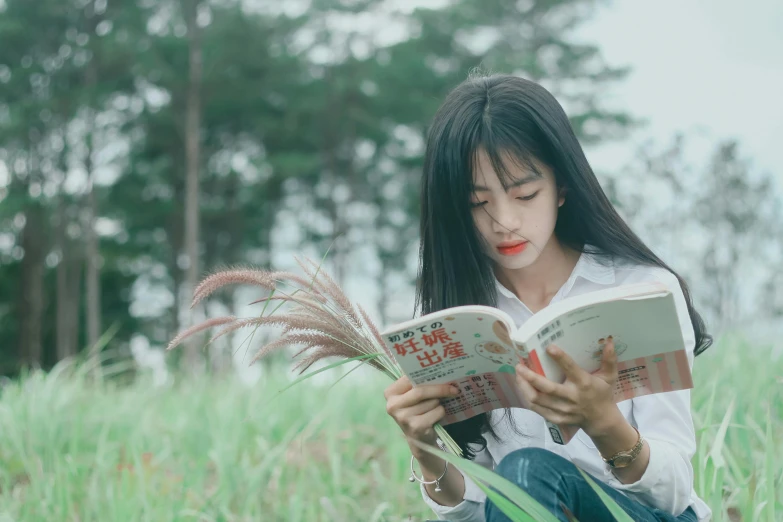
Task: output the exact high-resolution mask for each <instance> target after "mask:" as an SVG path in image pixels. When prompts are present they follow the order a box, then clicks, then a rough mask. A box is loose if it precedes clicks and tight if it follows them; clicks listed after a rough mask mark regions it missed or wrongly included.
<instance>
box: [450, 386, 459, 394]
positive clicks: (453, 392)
mask: <svg viewBox="0 0 783 522" xmlns="http://www.w3.org/2000/svg"><path fill="white" fill-rule="evenodd" d="M451 394H452V395H459V388H455V387H454V386H452V387H451Z"/></svg>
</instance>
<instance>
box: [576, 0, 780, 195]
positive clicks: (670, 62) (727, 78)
mask: <svg viewBox="0 0 783 522" xmlns="http://www.w3.org/2000/svg"><path fill="white" fill-rule="evenodd" d="M579 34H580V37H582V38H584V39H585V40H586V41H590V42H594V43H596V44H597V45H598V46H599V47H600V48H601V50H602V53H603V56H604V57H605V58H606V60H607V61H608V62H609V63H610V64H614V65H630V66H631V68H632V72H631V74H630V76H629V77H628V78H626V79H625V80H624V81H622V82H620V83H619V85H618V86H617V87H616V88H615V89H613V93H612V94H614V96H613V100H612V101H613V104H614V105H618V106H620V107H623V108H624V109H625V110H627V111H628V112H629V113H631V114H633V115H635V116H638V117H642V118H645V119H647V120H648V126H647V128H646V129H645V130H644V131H642V132H641V133H639V134H638V135H637V136H634V138H633V139H632V140H631V142H632V143H633V142H637V141H640V140H641V139H643V138H653V139H655V140H656V142H660V143H662V144H663V143H665V142H666V141H667V140H668V139H669V138H670V137H671V136H673V135H674V134H675V133H676V132H678V131H683V132H685V133H686V134H687V133H691V132H694V131H696V132H699V131H700V132H703V133H705V136H706V137H707V138H708V139H709V140H712V141H714V142H717V141H718V140H720V139H726V138H736V139H738V140H739V142H740V144H741V149H740V150H741V151H742V153H743V154H744V155H745V156H747V157H748V158H750V159H751V160H752V161H753V164H754V165H755V166H756V167H757V168H759V169H763V170H766V171H768V172H771V173H773V174H775V175H776V177H777V179H778V184H779V185H778V186H779V187H780V186H783V146H782V145H783V143H781V142H783V1H781V0H751V1H748V2H742V3H738V2H736V1H728V0H712V1H706V0H702V1H690V2H687V1H682V0H679V1H678V0H658V1H656V2H632V1H630V0H627V1H615V2H610V3H607V5H606V6H605V7H603V8H601V9H600V10H599V12H598V14H597V16H596V17H595V18H594V19H593V21H591V22H589V23H588V24H586V25H585V27H584V28H583V29H582V30H581V31H580V33H579ZM620 151H621V152H620ZM632 151H633V149H632V148H631V147H629V144H628V143H626V144H624V145H622V146H620V147H617V146H613V147H606V148H605V149H604V150H601V151H594V152H591V160H592V161H593V162H594V163H595V164H596V166H598V167H601V166H605V167H606V168H608V169H611V168H613V167H614V168H616V167H617V166H619V165H617V159H618V158H617V155H618V152H619V154H620V155H623V154H625V155H630V154H631V153H632Z"/></svg>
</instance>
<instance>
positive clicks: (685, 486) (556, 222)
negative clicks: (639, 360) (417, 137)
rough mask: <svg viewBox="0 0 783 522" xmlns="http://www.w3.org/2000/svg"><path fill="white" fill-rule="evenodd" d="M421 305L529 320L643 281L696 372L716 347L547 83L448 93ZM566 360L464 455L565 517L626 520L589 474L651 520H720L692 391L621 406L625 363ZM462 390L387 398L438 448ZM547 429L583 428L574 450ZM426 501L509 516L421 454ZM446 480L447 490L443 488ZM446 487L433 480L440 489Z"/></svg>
mask: <svg viewBox="0 0 783 522" xmlns="http://www.w3.org/2000/svg"><path fill="white" fill-rule="evenodd" d="M421 219H422V222H421V248H420V257H421V259H420V261H421V265H420V278H419V286H418V296H417V297H418V309H419V311H420V312H421V313H422V314H426V313H430V312H434V311H437V310H441V309H444V308H447V307H451V306H458V305H468V304H483V305H491V306H497V307H498V308H500V309H502V310H504V311H506V312H508V313H509V314H510V315H511V316H512V317H513V318H514V319H515V321H516V322H517V324H518V325H520V324H522V323H524V322H525V321H526V320H527V319H529V318H530V317H531V316H532V314H534V313H536V312H538V311H539V310H541V309H542V308H544V307H546V306H548V305H549V304H551V303H554V302H557V301H559V300H561V299H565V298H568V297H572V296H576V295H580V294H584V293H586V292H591V291H594V290H599V289H603V288H608V287H613V286H617V285H622V284H627V283H636V282H643V281H660V282H663V283H664V284H666V285H667V286H668V287H669V288H670V289H671V290H672V291H673V292H674V295H675V299H676V303H677V308H678V314H679V319H680V327H681V328H682V332H683V336H684V338H685V341H686V346H687V349H688V353H689V362H690V363H691V365H692V364H693V357H694V356H695V355H697V354H699V353H701V352H702V351H704V350H705V349H707V348H708V347H709V345H710V344H711V337H710V336H709V335H707V333H706V332H705V328H704V324H703V322H702V320H701V318H700V316H699V314H698V313H697V312H696V311H695V310H694V309H693V306H692V305H691V299H690V295H689V293H688V289H687V286H686V285H685V283H684V282H683V281H682V280H681V279H680V277H679V276H678V275H677V274H675V273H674V272H673V271H672V270H671V269H670V268H669V267H668V266H667V265H666V264H665V263H664V262H663V261H661V260H660V259H659V258H658V257H657V256H656V255H655V254H654V253H653V252H652V251H651V250H650V249H649V248H648V247H647V246H645V244H644V243H643V242H642V241H641V240H640V239H639V238H638V237H637V236H636V235H635V234H634V233H633V232H632V231H631V230H630V229H629V227H628V226H627V225H626V224H625V222H624V221H623V220H622V219H621V218H620V216H619V215H618V214H617V212H616V211H615V209H614V208H613V207H612V204H611V203H610V202H609V200H608V198H607V197H606V195H605V194H604V192H603V191H602V189H601V187H600V185H599V183H598V181H597V180H596V177H595V175H594V173H593V171H592V170H591V168H590V165H589V164H588V162H587V159H586V158H585V155H584V152H583V151H582V148H581V147H580V145H579V142H578V141H577V138H576V136H575V135H574V132H573V130H572V128H571V126H570V123H569V120H568V118H567V116H566V114H565V112H564V111H563V109H562V108H561V107H560V105H559V104H558V102H557V101H556V100H555V99H554V97H553V96H552V95H551V94H550V93H549V92H547V91H546V90H545V89H544V88H542V87H541V86H539V85H537V84H535V83H533V82H530V81H526V80H523V79H520V78H516V77H512V76H490V77H481V78H471V79H469V80H467V81H466V82H464V83H463V84H461V85H460V86H458V87H457V88H456V89H455V90H454V91H453V92H451V94H449V96H448V97H447V98H446V100H445V102H444V104H443V105H442V106H441V108H440V109H439V111H438V113H437V115H436V116H435V119H434V121H433V124H432V126H431V129H430V132H429V136H428V143H427V153H426V160H425V167H424V176H423V185H422V216H421ZM550 355H551V356H552V357H554V358H555V359H556V360H557V361H558V362H559V364H560V365H561V366H562V367H563V368H564V370H565V371H566V375H567V380H566V381H565V383H563V384H556V383H552V382H551V381H548V380H546V379H543V378H541V377H539V376H537V375H535V374H533V373H532V372H530V371H529V370H527V369H526V368H525V367H524V366H522V365H520V366H518V367H517V383H518V385H519V388H520V390H521V392H522V393H523V394H524V396H525V397H526V399H527V400H528V401H529V403H531V404H532V408H531V410H524V409H511V410H508V411H505V412H502V411H495V412H492V413H491V414H484V415H480V416H477V417H473V418H471V419H469V420H467V421H464V422H461V423H457V424H454V425H451V426H449V427H447V429H448V431H449V433H450V434H451V435H452V436H453V437H454V439H455V440H456V441H457V442H458V443H459V444H460V446H461V447H462V449H463V452H464V453H465V454H466V455H468V456H469V457H470V458H473V459H474V460H475V461H476V462H478V463H480V464H482V465H485V466H487V467H489V468H494V469H495V470H496V471H497V472H498V473H500V474H501V475H503V476H505V477H506V478H508V479H509V480H511V481H513V482H515V483H516V484H518V485H519V486H520V487H521V488H523V489H524V490H525V491H527V492H528V494H530V495H531V496H533V497H534V498H535V499H536V500H537V501H538V502H540V503H541V504H542V505H543V506H544V507H546V508H547V509H549V510H550V511H551V512H552V513H553V514H554V515H555V516H556V517H558V518H559V519H560V520H564V521H565V520H568V518H567V515H566V512H570V513H571V514H573V515H574V516H575V517H576V518H577V519H578V520H581V521H590V522H596V521H598V522H600V521H602V520H614V519H613V518H612V516H611V515H610V514H609V512H608V511H607V510H606V508H605V507H604V506H603V504H602V502H601V501H600V500H599V498H598V496H597V495H596V494H595V492H594V491H593V490H592V489H591V488H590V486H589V485H588V484H587V483H586V482H585V481H584V479H583V478H582V476H581V474H580V473H579V472H578V470H577V466H578V467H579V468H581V469H582V470H584V471H586V472H588V473H590V474H591V475H592V476H594V477H596V478H597V479H599V481H598V483H599V484H601V486H602V487H603V489H604V490H605V491H606V492H607V493H608V494H609V495H610V496H611V497H612V498H613V499H614V500H615V501H616V502H617V503H618V504H620V506H622V507H623V508H624V509H625V511H626V512H627V513H628V514H629V515H630V516H631V518H633V519H634V520H637V521H674V520H677V521H688V522H695V521H697V520H698V521H700V522H703V521H705V520H709V517H710V510H709V508H708V507H707V505H706V504H705V503H704V502H703V501H702V500H701V499H699V498H698V497H697V495H696V494H695V492H694V490H693V468H692V466H691V462H690V460H691V457H692V456H693V454H694V452H695V450H696V441H695V434H694V427H693V421H692V418H691V413H690V392H689V391H687V390H686V391H677V392H669V393H661V394H656V395H651V396H646V397H640V398H636V399H632V400H628V401H624V402H621V403H619V404H616V403H615V402H614V401H613V400H612V388H613V384H614V382H615V380H616V377H617V370H616V355H615V354H614V350H613V346H612V345H611V344H610V345H609V346H608V347H607V349H605V351H604V360H603V365H602V368H601V370H600V371H599V372H598V373H595V374H589V373H587V372H585V371H583V370H581V369H580V368H579V367H575V366H574V365H573V364H572V361H571V360H570V359H569V357H568V356H567V355H565V354H564V353H562V352H561V351H558V350H557V348H556V347H554V348H553V349H552V351H551V352H550ZM457 393H458V391H457V390H455V389H453V388H451V387H449V386H448V385H431V386H418V387H416V388H415V389H414V388H412V387H411V384H410V382H409V381H408V380H407V378H402V379H400V380H398V381H396V382H395V383H393V384H392V385H391V386H389V388H388V389H387V390H386V393H385V396H386V400H387V411H388V412H389V414H390V415H391V416H392V417H393V418H394V420H395V421H396V422H397V424H398V425H399V426H400V428H401V429H402V431H403V433H404V434H405V435H406V436H407V437H408V438H410V439H414V440H419V441H422V442H425V443H429V444H432V443H434V442H435V440H436V437H435V435H434V432H433V429H432V426H433V425H434V424H435V423H436V422H438V421H439V420H440V419H441V418H442V417H443V416H444V415H445V411H444V409H443V407H442V406H441V405H440V403H439V399H440V398H443V397H448V396H450V395H452V394H454V395H456V394H457ZM544 419H547V420H549V421H552V422H554V423H557V424H568V425H572V426H574V429H576V428H579V431H578V432H577V433H576V435H575V437H574V438H573V439H572V440H571V441H570V442H569V443H568V444H567V445H565V446H561V445H557V444H555V443H554V442H552V441H551V439H550V438H549V436H548V434H547V431H546V427H545V422H544ZM410 446H411V452H412V454H413V457H414V458H415V459H416V460H417V461H418V463H419V466H420V469H421V471H420V473H421V477H420V481H421V482H422V486H421V487H422V494H423V496H424V500H425V502H426V503H427V504H428V505H429V506H430V507H431V508H432V510H433V511H434V512H435V513H436V514H437V515H438V516H439V518H441V519H444V520H450V521H451V522H463V521H464V522H479V521H483V520H486V521H487V522H500V521H507V520H508V518H507V517H506V516H505V515H503V514H502V513H501V512H500V510H498V509H497V507H496V506H495V505H493V504H492V503H491V502H489V501H487V500H486V497H485V496H484V495H483V493H482V492H481V490H479V489H478V488H477V487H476V485H475V484H473V483H472V482H471V481H470V480H467V479H465V478H464V477H463V475H462V474H461V473H460V472H459V471H458V470H456V469H454V468H452V467H449V466H446V464H445V462H444V461H443V460H441V459H439V458H436V457H433V456H431V455H429V454H427V453H425V452H423V451H421V450H420V449H419V448H418V447H417V446H415V445H412V444H411V445H410ZM435 479H439V481H438V484H437V486H436V485H435V483H434V481H435ZM428 482H432V484H425V483H428Z"/></svg>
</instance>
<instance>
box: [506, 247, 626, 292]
mask: <svg viewBox="0 0 783 522" xmlns="http://www.w3.org/2000/svg"><path fill="white" fill-rule="evenodd" d="M580 277H581V278H582V279H585V280H587V281H591V282H593V283H597V284H600V285H612V284H614V283H615V275H614V262H613V260H612V258H601V259H599V257H598V256H597V255H596V254H595V253H594V251H589V250H586V251H585V252H582V254H581V255H580V256H579V260H578V261H577V262H576V265H575V266H574V270H573V271H572V272H571V275H570V276H569V278H568V280H567V281H566V282H565V284H564V285H563V288H561V290H560V292H558V293H560V294H562V295H567V294H568V292H570V291H571V289H572V288H573V286H574V283H576V280H577V279H578V278H580ZM495 286H496V287H497V290H498V293H499V294H500V295H503V296H505V297H508V298H516V295H515V294H514V292H512V291H511V290H509V289H508V288H506V287H505V286H503V285H502V284H500V281H498V280H497V278H495Z"/></svg>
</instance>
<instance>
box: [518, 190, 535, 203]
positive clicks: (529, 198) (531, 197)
mask: <svg viewBox="0 0 783 522" xmlns="http://www.w3.org/2000/svg"><path fill="white" fill-rule="evenodd" d="M538 192H539V191H536V192H533V193H532V194H530V195H529V196H521V197H518V198H517V199H521V200H522V201H530V200H531V199H533V198H534V197H536V196H538Z"/></svg>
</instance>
